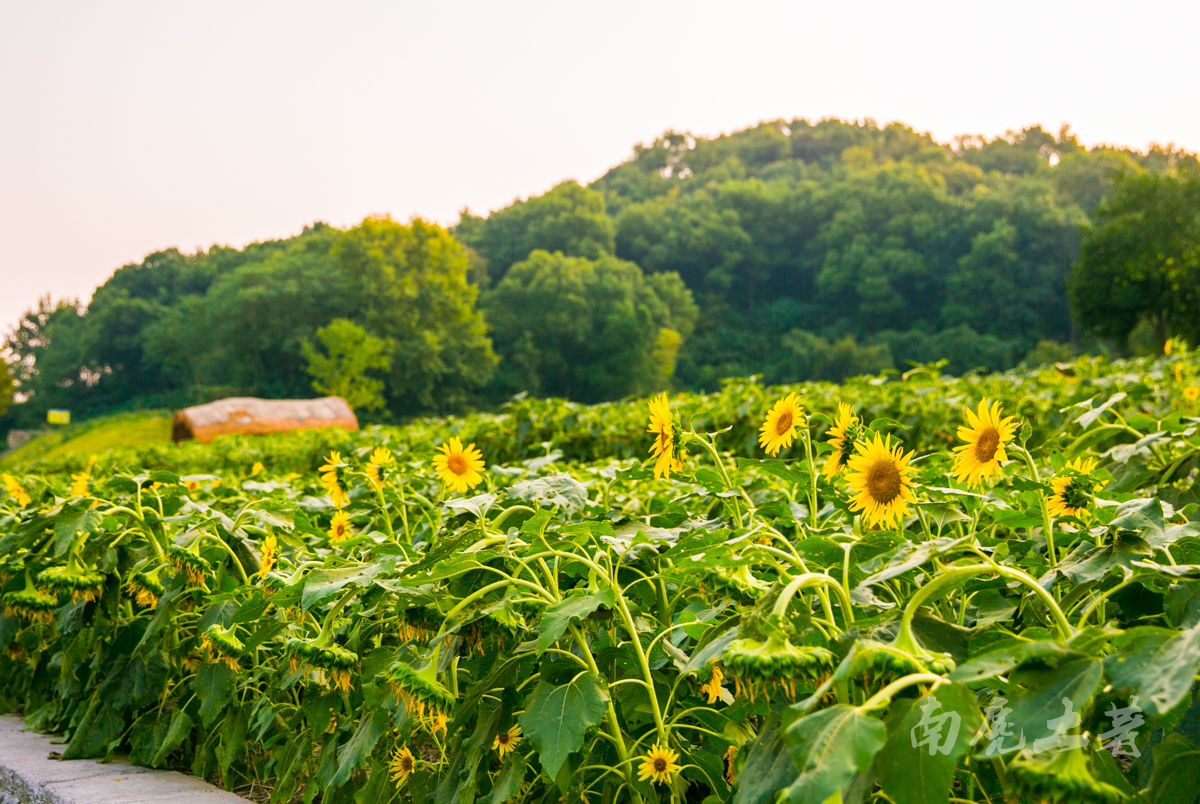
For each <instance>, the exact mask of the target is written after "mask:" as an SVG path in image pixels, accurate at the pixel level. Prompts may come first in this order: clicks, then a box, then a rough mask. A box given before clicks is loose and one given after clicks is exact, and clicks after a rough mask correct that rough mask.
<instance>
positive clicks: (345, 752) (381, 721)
mask: <svg viewBox="0 0 1200 804" xmlns="http://www.w3.org/2000/svg"><path fill="white" fill-rule="evenodd" d="M389 719H390V718H389V713H388V711H387V710H386V709H383V708H382V707H379V708H376V709H375V710H374V711H372V712H371V714H370V715H369V716H368V717H364V718H363V719H362V720H360V721H359V722H358V728H357V729H355V730H354V736H353V737H351V738H350V739H349V740H347V741H346V744H345V745H343V746H342V747H341V748H339V749H338V752H337V759H338V768H337V773H335V774H334V775H333V781H332V785H333V786H334V787H338V786H340V785H343V784H345V783H346V782H347V781H349V779H350V774H351V773H353V772H354V770H355V769H357V768H360V767H362V766H363V765H364V764H365V763H366V761H367V758H368V757H370V756H371V751H372V750H374V748H375V743H377V742H379V738H380V737H382V736H383V735H384V734H386V733H387V730H388V721H389Z"/></svg>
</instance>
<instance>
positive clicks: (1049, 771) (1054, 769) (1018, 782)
mask: <svg viewBox="0 0 1200 804" xmlns="http://www.w3.org/2000/svg"><path fill="white" fill-rule="evenodd" d="M1008 773H1009V778H1010V779H1012V783H1013V787H1014V788H1015V789H1016V792H1017V793H1018V794H1020V795H1021V796H1022V798H1023V799H1024V800H1029V801H1050V802H1054V804H1059V802H1062V803H1063V804H1066V803H1067V802H1070V804H1118V802H1122V801H1127V800H1128V799H1127V798H1126V796H1125V794H1124V793H1122V792H1121V791H1120V790H1118V789H1117V788H1115V787H1113V786H1112V785H1110V784H1108V783H1106V782H1102V781H1100V778H1099V776H1098V774H1096V773H1095V771H1094V769H1093V768H1092V767H1091V762H1090V761H1089V757H1088V755H1087V754H1086V753H1085V750H1084V749H1082V748H1072V749H1069V750H1066V751H1059V752H1058V753H1056V754H1053V758H1052V759H1049V760H1046V759H1043V758H1041V757H1034V756H1032V755H1030V754H1029V753H1027V752H1024V751H1023V752H1021V754H1019V755H1018V756H1017V758H1016V759H1014V760H1013V762H1012V764H1011V765H1010V766H1009V769H1008Z"/></svg>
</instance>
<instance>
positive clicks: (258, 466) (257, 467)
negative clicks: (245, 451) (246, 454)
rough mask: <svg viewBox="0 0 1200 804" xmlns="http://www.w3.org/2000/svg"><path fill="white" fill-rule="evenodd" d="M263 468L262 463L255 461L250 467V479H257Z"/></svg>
mask: <svg viewBox="0 0 1200 804" xmlns="http://www.w3.org/2000/svg"><path fill="white" fill-rule="evenodd" d="M264 468H266V467H264V466H263V465H262V461H255V462H254V465H253V466H251V467H250V477H258V476H259V475H261V474H262V471H263V469H264Z"/></svg>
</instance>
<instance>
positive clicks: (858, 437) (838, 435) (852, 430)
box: [821, 402, 866, 477]
mask: <svg viewBox="0 0 1200 804" xmlns="http://www.w3.org/2000/svg"><path fill="white" fill-rule="evenodd" d="M865 436H866V430H865V429H864V428H863V426H862V422H860V421H859V419H858V417H857V416H855V415H854V408H853V407H851V406H850V405H847V404H846V403H845V402H838V416H837V421H835V422H834V423H833V426H832V427H830V428H829V445H830V446H831V447H833V452H831V453H830V454H829V458H828V459H827V460H826V461H825V468H824V469H822V470H821V473H822V474H824V475H825V476H826V477H833V476H834V475H836V474H837V473H838V472H839V471H841V469H842V467H843V466H844V465H845V463H846V453H847V452H848V451H849V448H851V447H853V446H854V445H855V444H857V443H859V442H860V441H862V440H863V438H864V437H865Z"/></svg>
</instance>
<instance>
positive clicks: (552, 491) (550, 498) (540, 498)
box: [508, 474, 588, 516]
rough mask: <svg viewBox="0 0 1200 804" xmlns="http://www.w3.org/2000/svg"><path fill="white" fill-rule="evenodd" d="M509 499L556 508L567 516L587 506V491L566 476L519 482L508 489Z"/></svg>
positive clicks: (552, 476) (577, 482) (573, 479)
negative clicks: (513, 498)
mask: <svg viewBox="0 0 1200 804" xmlns="http://www.w3.org/2000/svg"><path fill="white" fill-rule="evenodd" d="M508 494H509V496H510V497H515V498H517V499H521V500H525V501H526V502H531V503H535V504H537V505H540V506H541V507H543V508H550V507H552V506H556V505H557V506H558V507H559V509H560V510H561V511H562V512H563V513H564V514H567V515H568V516H569V515H571V514H574V513H576V512H578V511H582V510H583V509H584V506H586V505H587V499H588V497H587V489H586V488H585V487H584V485H583V484H582V483H580V482H579V481H578V480H576V479H575V478H573V477H571V476H570V475H567V474H557V475H550V476H549V477H537V478H534V479H533V480H519V481H517V482H516V483H513V487H512V488H511V489H509V491H508Z"/></svg>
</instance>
